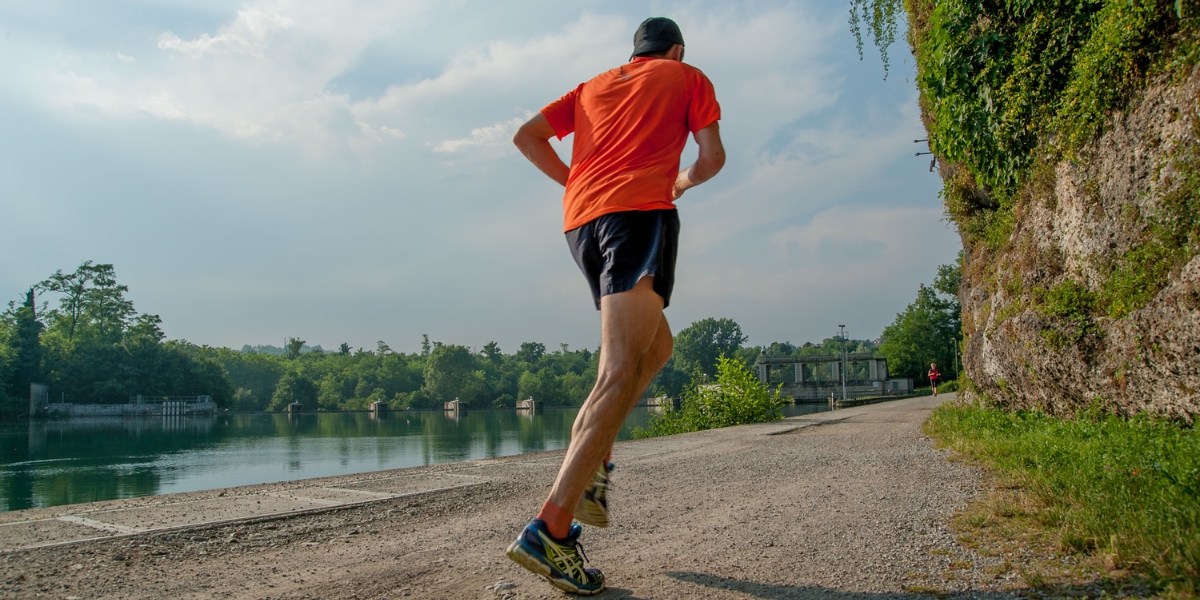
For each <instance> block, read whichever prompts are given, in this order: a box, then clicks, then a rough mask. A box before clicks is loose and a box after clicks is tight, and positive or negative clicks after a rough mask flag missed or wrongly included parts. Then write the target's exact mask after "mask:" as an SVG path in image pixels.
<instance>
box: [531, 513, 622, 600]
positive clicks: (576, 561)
mask: <svg viewBox="0 0 1200 600" xmlns="http://www.w3.org/2000/svg"><path fill="white" fill-rule="evenodd" d="M581 533H583V528H582V527H580V526H579V525H577V524H575V523H572V524H571V533H570V535H568V536H567V539H565V540H556V539H554V538H553V537H551V536H550V532H549V531H547V530H546V522H545V521H542V520H541V519H534V520H533V521H530V522H529V524H528V525H526V526H525V529H524V530H523V531H522V532H521V535H520V536H518V537H517V539H516V540H515V541H513V543H512V544H509V546H508V557H509V558H510V559H512V561H513V562H515V563H517V564H518V565H521V566H522V567H525V569H526V570H528V571H529V572H531V573H534V574H536V575H541V576H542V577H545V578H546V581H549V582H550V585H552V586H554V587H556V588H558V589H560V590H563V591H565V592H570V593H572V594H579V595H581V596H591V595H593V594H599V593H600V592H602V591H604V574H603V573H601V572H600V570H599V569H585V568H584V567H583V563H584V561H585V560H586V559H587V557H586V556H584V554H583V547H582V546H580V545H579V535H580V534H581Z"/></svg>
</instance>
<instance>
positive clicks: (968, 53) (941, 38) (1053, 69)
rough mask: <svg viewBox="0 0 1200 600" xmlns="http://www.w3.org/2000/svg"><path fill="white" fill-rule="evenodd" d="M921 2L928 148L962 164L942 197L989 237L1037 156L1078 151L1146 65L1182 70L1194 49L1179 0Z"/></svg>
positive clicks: (1007, 222) (974, 232)
mask: <svg viewBox="0 0 1200 600" xmlns="http://www.w3.org/2000/svg"><path fill="white" fill-rule="evenodd" d="M913 6H914V7H918V6H919V7H920V8H918V9H916V10H919V11H923V13H922V14H919V15H916V14H914V15H910V21H911V22H914V23H918V24H919V27H920V29H919V30H917V31H913V32H912V36H911V38H912V40H913V42H914V50H915V52H916V54H917V68H918V77H917V83H918V86H919V87H920V89H921V92H922V100H923V103H924V105H925V108H926V112H927V115H928V129H929V133H930V147H931V149H933V151H934V152H936V153H937V154H938V156H939V157H941V158H943V159H945V160H946V161H948V162H949V163H951V164H952V165H961V167H954V168H953V169H952V171H951V172H947V173H944V174H943V175H945V189H944V191H943V198H944V199H945V201H946V205H947V209H948V211H949V213H950V215H951V216H952V218H954V220H955V221H956V222H957V223H958V225H959V227H960V228H961V229H962V231H963V232H964V233H966V234H967V235H968V236H969V237H970V238H971V239H972V240H975V241H983V242H986V243H987V244H988V245H989V246H991V247H992V248H999V247H1000V246H1002V245H1003V244H1004V243H1006V241H1007V238H1008V235H1009V233H1010V232H1011V231H1012V209H1013V207H1014V206H1015V204H1016V202H1017V198H1018V194H1019V192H1020V190H1021V189H1022V188H1023V186H1024V185H1026V184H1028V183H1029V182H1030V181H1031V179H1032V178H1033V172H1034V171H1035V170H1036V168H1037V167H1038V165H1039V163H1042V164H1048V163H1052V162H1054V160H1055V159H1056V157H1064V156H1065V157H1071V156H1073V155H1074V154H1075V153H1076V152H1077V151H1078V150H1079V149H1080V148H1082V147H1083V146H1084V145H1085V144H1087V143H1089V142H1091V141H1092V140H1093V139H1095V137H1096V136H1097V135H1098V134H1100V133H1101V132H1102V131H1103V128H1104V125H1105V123H1106V122H1107V121H1108V119H1109V115H1110V113H1111V112H1112V111H1114V110H1120V109H1123V108H1125V106H1126V105H1127V104H1128V102H1129V101H1130V100H1131V99H1133V98H1134V97H1135V95H1136V92H1137V91H1138V90H1139V89H1140V88H1141V87H1143V86H1144V84H1145V81H1146V76H1147V75H1148V74H1150V73H1153V72H1156V71H1161V70H1164V69H1175V70H1179V71H1182V70H1185V69H1186V68H1187V67H1188V66H1190V64H1191V63H1192V62H1194V56H1192V55H1194V54H1195V53H1196V52H1195V49H1196V48H1195V46H1196V44H1195V43H1194V38H1195V36H1194V31H1193V30H1194V28H1195V27H1196V25H1195V24H1194V23H1190V22H1188V21H1180V20H1179V18H1178V16H1177V15H1176V14H1175V12H1176V11H1175V8H1176V7H1175V6H1174V3H1173V0H1045V1H1041V2H1031V1H1028V0H1022V1H1010V2H978V1H976V0H932V1H931V2H914V3H913ZM929 6H932V10H929V8H928V7H929ZM924 13H928V14H924ZM1189 57H1190V58H1189Z"/></svg>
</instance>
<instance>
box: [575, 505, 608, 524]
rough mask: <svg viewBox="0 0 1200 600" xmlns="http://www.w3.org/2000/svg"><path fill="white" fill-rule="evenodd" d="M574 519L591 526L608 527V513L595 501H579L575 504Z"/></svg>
mask: <svg viewBox="0 0 1200 600" xmlns="http://www.w3.org/2000/svg"><path fill="white" fill-rule="evenodd" d="M575 520H576V521H579V522H580V523H583V524H584V525H591V526H592V527H600V528H604V527H608V513H607V512H605V511H604V510H603V509H601V508H600V505H599V504H597V503H596V502H590V501H581V502H580V503H579V504H577V505H575Z"/></svg>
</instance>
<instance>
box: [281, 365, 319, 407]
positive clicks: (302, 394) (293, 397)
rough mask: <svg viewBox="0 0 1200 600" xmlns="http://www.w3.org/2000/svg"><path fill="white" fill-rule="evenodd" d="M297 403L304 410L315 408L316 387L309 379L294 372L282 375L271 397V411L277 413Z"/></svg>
mask: <svg viewBox="0 0 1200 600" xmlns="http://www.w3.org/2000/svg"><path fill="white" fill-rule="evenodd" d="M294 402H299V403H300V404H301V405H303V406H304V407H305V408H309V409H312V408H316V406H317V385H316V384H315V383H313V382H312V380H311V379H309V378H307V377H305V376H303V375H300V374H298V373H294V372H291V371H289V372H287V373H284V375H283V377H280V378H279V384H278V385H277V386H275V394H274V395H272V396H271V410H275V411H279V410H284V409H286V408H287V406H288V405H289V404H292V403H294Z"/></svg>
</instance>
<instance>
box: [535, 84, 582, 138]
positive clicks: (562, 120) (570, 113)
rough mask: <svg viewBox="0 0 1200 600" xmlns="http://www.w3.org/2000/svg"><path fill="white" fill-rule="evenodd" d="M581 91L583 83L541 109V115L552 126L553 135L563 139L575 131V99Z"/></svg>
mask: <svg viewBox="0 0 1200 600" xmlns="http://www.w3.org/2000/svg"><path fill="white" fill-rule="evenodd" d="M582 91H583V84H582V83H581V84H579V87H576V88H575V89H573V90H571V91H569V92H567V95H565V96H563V97H562V98H559V99H558V100H555V101H554V102H551V103H550V104H547V105H546V108H543V109H542V116H543V117H546V120H547V121H549V122H550V126H551V127H553V128H554V135H555V136H557V137H558V139H560V140H561V139H563V138H565V137H567V136H568V135H571V134H572V133H573V132H574V131H575V100H576V99H577V98H579V94H580V93H581V92H582Z"/></svg>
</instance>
